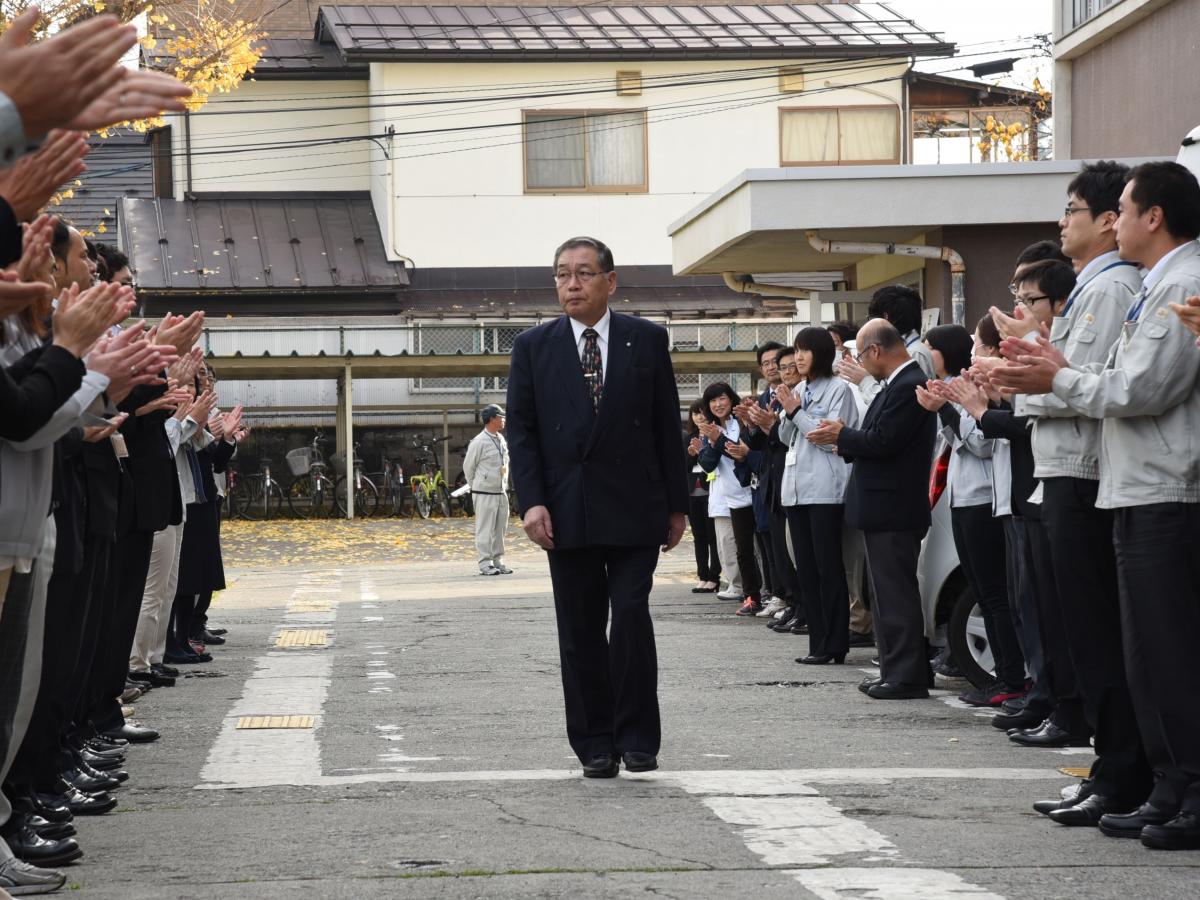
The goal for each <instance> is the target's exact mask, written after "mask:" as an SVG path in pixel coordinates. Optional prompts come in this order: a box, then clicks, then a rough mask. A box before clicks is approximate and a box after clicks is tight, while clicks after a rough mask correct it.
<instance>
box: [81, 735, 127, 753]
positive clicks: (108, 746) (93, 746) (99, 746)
mask: <svg viewBox="0 0 1200 900" xmlns="http://www.w3.org/2000/svg"><path fill="white" fill-rule="evenodd" d="M86 744H87V746H88V749H89V750H94V751H96V752H97V753H105V752H108V751H110V750H120V751H121V752H122V753H124V752H125V750H126V748H127V747H128V746H129V741H127V740H125V739H124V738H106V737H101V736H100V735H96V736H95V737H93V738H89V739H88V740H87V741H86Z"/></svg>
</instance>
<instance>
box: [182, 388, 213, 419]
mask: <svg viewBox="0 0 1200 900" xmlns="http://www.w3.org/2000/svg"><path fill="white" fill-rule="evenodd" d="M216 405H217V392H216V391H213V390H208V391H202V392H201V393H200V394H199V396H197V397H196V399H195V400H193V401H192V404H191V406H189V407H188V410H187V418H189V419H191V420H192V421H193V422H207V421H208V414H209V413H210V412H212V409H213V407H214V406H216Z"/></svg>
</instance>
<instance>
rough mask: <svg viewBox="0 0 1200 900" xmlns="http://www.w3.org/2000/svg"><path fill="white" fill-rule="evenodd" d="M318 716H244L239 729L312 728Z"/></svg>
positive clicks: (239, 721) (238, 724) (239, 722)
mask: <svg viewBox="0 0 1200 900" xmlns="http://www.w3.org/2000/svg"><path fill="white" fill-rule="evenodd" d="M315 724H316V716H242V717H241V718H240V719H238V723H237V727H238V729H245V728H312V727H313V725H315Z"/></svg>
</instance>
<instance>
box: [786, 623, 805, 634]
mask: <svg viewBox="0 0 1200 900" xmlns="http://www.w3.org/2000/svg"><path fill="white" fill-rule="evenodd" d="M788 631H789V632H790V633H791V634H808V623H807V622H797V623H795V624H794V625H793V626H792V627H791V628H789V629H788Z"/></svg>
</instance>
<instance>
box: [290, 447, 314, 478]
mask: <svg viewBox="0 0 1200 900" xmlns="http://www.w3.org/2000/svg"><path fill="white" fill-rule="evenodd" d="M284 459H286V460H287V464H288V468H289V469H291V470H292V474H293V475H297V476H299V475H307V474H308V470H309V469H311V468H312V448H311V447H297V448H296V449H295V450H289V451H288V452H287V454H286V455H285V456H284Z"/></svg>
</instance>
